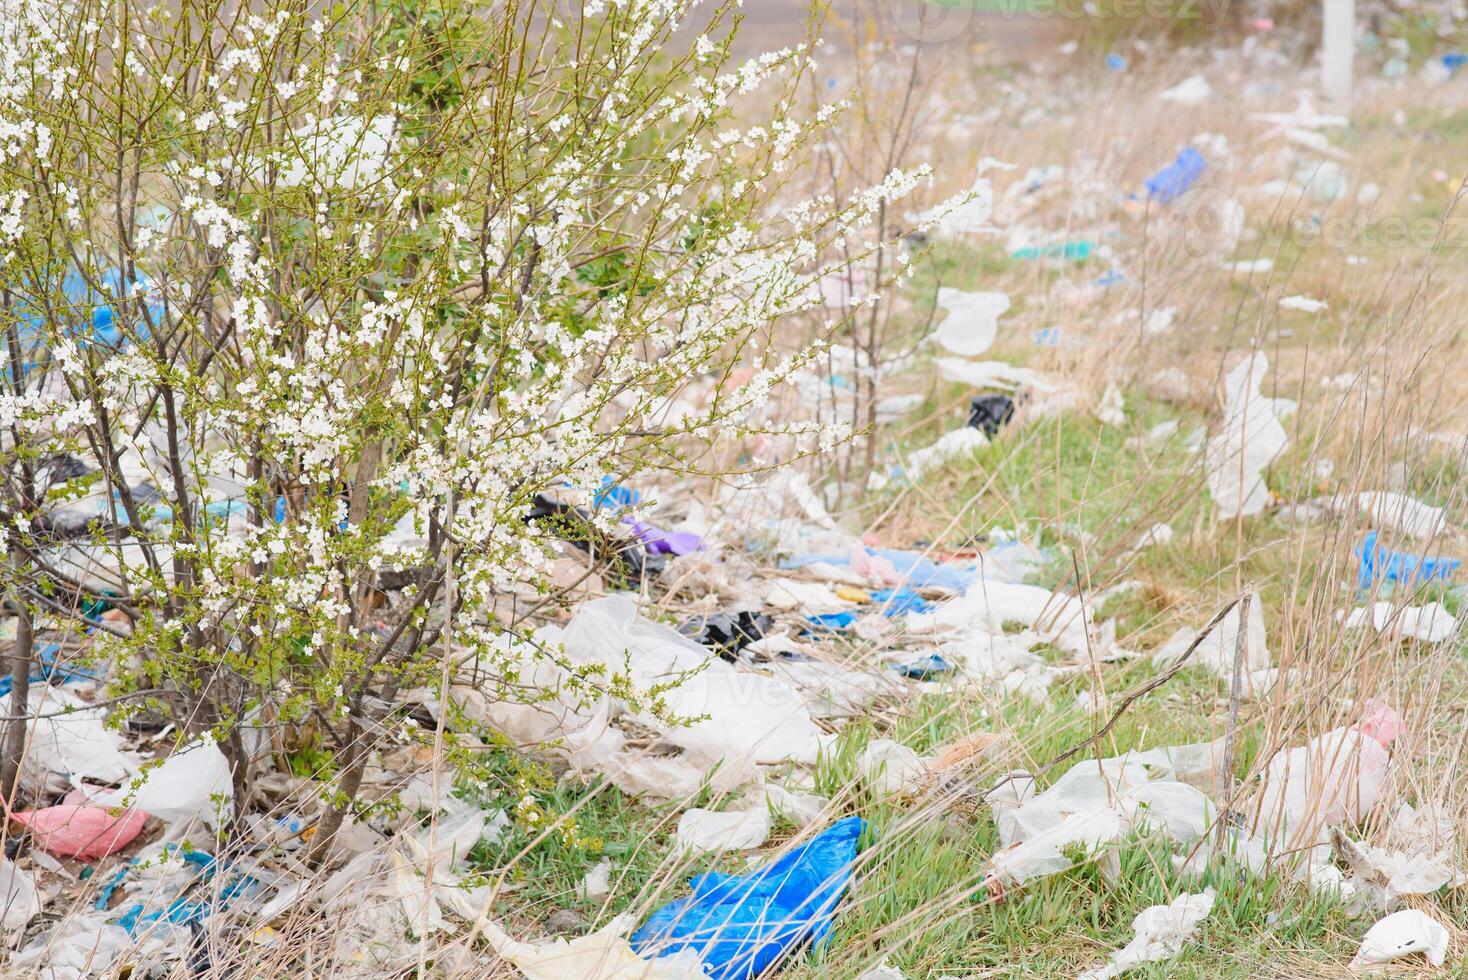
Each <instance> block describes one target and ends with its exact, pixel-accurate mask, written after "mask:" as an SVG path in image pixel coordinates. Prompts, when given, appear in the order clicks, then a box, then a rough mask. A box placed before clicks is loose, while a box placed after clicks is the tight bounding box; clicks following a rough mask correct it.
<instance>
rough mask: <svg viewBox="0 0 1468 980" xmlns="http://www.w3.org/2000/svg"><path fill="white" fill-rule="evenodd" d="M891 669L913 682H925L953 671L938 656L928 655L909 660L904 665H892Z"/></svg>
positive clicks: (949, 664) (950, 666)
mask: <svg viewBox="0 0 1468 980" xmlns="http://www.w3.org/2000/svg"><path fill="white" fill-rule="evenodd" d="M892 669H893V670H895V671H897V672H898V673H899V674H901V675H902V676H903V677H911V678H912V679H913V680H915V681H927V680H932V679H933V678H934V677H937V676H938V675H940V674H946V673H948V672H950V671H951V670H953V665H952V664H951V663H949V662H948V661H947V660H944V659H943V658H942V657H940V656H939V655H938V654H936V653H930V654H928V655H927V656H926V657H923V658H921V659H919V660H911V661H908V662H907V663H905V664H893V665H892Z"/></svg>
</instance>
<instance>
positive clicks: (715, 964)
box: [632, 817, 866, 980]
mask: <svg viewBox="0 0 1468 980" xmlns="http://www.w3.org/2000/svg"><path fill="white" fill-rule="evenodd" d="M865 829H866V821H864V820H862V819H861V818H860V817H846V818H844V819H842V820H839V821H837V822H836V823H834V824H832V825H831V826H830V827H828V828H826V829H825V830H824V831H822V832H821V833H820V834H818V835H816V836H815V837H813V838H811V839H810V840H807V841H804V842H803V843H798V844H796V845H794V846H793V847H792V848H791V849H790V850H789V852H788V853H786V854H784V855H782V856H781V857H779V858H777V859H776V860H775V861H773V862H772V863H770V864H769V865H768V866H766V867H764V868H761V869H759V870H756V871H751V872H749V873H747V874H743V875H724V874H718V873H716V872H710V873H708V874H704V875H699V876H698V877H696V878H694V879H693V880H692V882H691V884H692V886H693V893H692V894H691V895H689V896H687V897H686V898H680V899H677V900H675V901H673V902H670V903H668V904H667V905H665V906H663V907H662V908H660V909H658V910H657V911H656V912H654V913H653V914H652V915H651V916H650V917H649V918H648V920H647V922H646V923H645V924H644V925H643V926H642V928H641V929H638V930H637V932H636V933H634V934H633V936H632V948H633V949H635V950H636V951H637V952H639V953H641V954H642V955H644V956H649V957H658V958H663V957H668V956H678V955H686V954H688V953H693V954H695V955H696V956H697V957H698V958H699V959H700V960H701V961H702V963H703V964H704V968H705V969H706V970H707V972H708V975H709V976H710V977H712V978H713V980H752V978H754V977H757V976H760V975H762V974H763V973H764V972H765V971H766V970H768V969H769V968H770V967H772V966H773V965H774V964H776V963H778V962H780V961H781V960H782V959H784V958H785V957H787V956H789V955H791V954H792V953H794V952H795V951H796V950H798V949H800V948H802V947H805V946H807V945H810V944H819V943H820V942H821V941H822V940H823V939H824V938H825V937H826V935H827V934H828V933H829V932H830V930H831V923H832V921H833V920H834V918H835V915H836V908H837V905H838V903H839V902H840V900H841V897H842V895H843V894H845V891H846V886H847V883H848V881H849V880H850V878H851V874H852V869H853V865H854V863H855V861H856V855H857V847H858V841H859V839H860V837H861V835H862V832H863V831H864V830H865Z"/></svg>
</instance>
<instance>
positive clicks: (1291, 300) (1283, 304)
mask: <svg viewBox="0 0 1468 980" xmlns="http://www.w3.org/2000/svg"><path fill="white" fill-rule="evenodd" d="M1279 308H1280V309H1282V310H1298V311H1299V312H1301V313H1319V312H1320V311H1321V310H1326V309H1329V308H1330V306H1329V304H1328V303H1326V302H1325V301H1324V300H1320V299H1311V298H1310V297H1309V296H1286V297H1285V298H1284V299H1282V300H1280V301H1279Z"/></svg>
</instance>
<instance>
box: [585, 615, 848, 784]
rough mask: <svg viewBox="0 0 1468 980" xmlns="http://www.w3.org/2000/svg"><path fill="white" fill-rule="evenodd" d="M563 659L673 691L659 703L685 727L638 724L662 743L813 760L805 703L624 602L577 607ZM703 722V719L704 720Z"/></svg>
mask: <svg viewBox="0 0 1468 980" xmlns="http://www.w3.org/2000/svg"><path fill="white" fill-rule="evenodd" d="M562 642H563V643H564V644H565V649H566V653H567V654H568V655H569V656H571V657H573V658H575V659H577V660H580V661H583V662H598V663H602V664H605V665H606V667H607V669H608V670H611V671H615V672H621V671H624V670H625V671H627V672H629V673H630V675H631V678H632V681H633V682H634V683H635V684H636V685H637V686H638V687H639V688H641V689H643V690H648V689H651V688H653V687H657V686H663V685H673V686H672V687H671V689H669V690H666V691H665V692H664V693H663V695H662V700H663V702H664V703H665V704H666V705H667V708H668V710H669V711H670V712H672V714H673V715H675V716H676V717H677V718H679V719H700V720H697V721H693V722H691V723H689V724H671V725H670V724H666V723H664V722H662V721H660V720H659V719H657V718H654V717H652V716H649V715H643V716H639V717H638V721H640V722H641V723H643V724H645V725H647V726H648V727H650V728H655V729H657V730H658V731H660V732H662V734H663V736H664V737H665V738H667V739H668V741H670V742H672V743H674V744H675V745H679V746H682V747H683V748H684V749H687V750H689V751H690V752H697V753H701V754H702V755H704V756H705V757H707V758H710V759H724V758H727V759H730V760H746V761H752V762H770V763H773V762H786V761H794V762H815V760H816V756H817V753H818V752H819V750H820V745H821V740H820V732H819V730H818V729H817V728H816V726H815V722H813V721H812V720H811V717H810V712H809V711H808V710H807V708H806V706H805V701H804V699H802V698H801V697H800V695H799V694H798V693H797V692H796V691H795V690H794V689H793V688H792V687H791V686H790V685H788V684H786V683H784V682H782V681H779V680H776V679H774V678H771V677H765V676H762V675H759V674H753V673H746V672H743V671H739V670H736V669H735V668H734V667H732V666H730V665H729V664H727V663H725V662H724V661H722V660H720V659H719V658H718V657H716V656H714V655H712V654H710V653H709V651H708V650H706V649H705V648H703V647H701V646H699V645H698V644H697V643H695V642H693V641H692V640H690V639H688V638H687V637H685V636H681V635H680V634H678V633H677V632H676V631H674V630H672V629H670V628H668V627H666V626H663V625H661V624H659V623H654V622H651V621H650V620H647V619H643V618H642V617H641V616H639V615H638V614H637V607H636V606H634V605H633V604H632V602H631V601H630V600H629V599H627V598H625V597H623V596H608V597H607V598H605V599H597V600H594V601H592V602H588V603H586V604H584V605H583V606H582V607H581V608H580V609H579V610H577V612H576V615H575V616H574V617H573V618H572V620H571V622H570V623H569V624H568V625H567V626H566V628H565V630H564V631H563V633H562ZM703 716H707V717H703Z"/></svg>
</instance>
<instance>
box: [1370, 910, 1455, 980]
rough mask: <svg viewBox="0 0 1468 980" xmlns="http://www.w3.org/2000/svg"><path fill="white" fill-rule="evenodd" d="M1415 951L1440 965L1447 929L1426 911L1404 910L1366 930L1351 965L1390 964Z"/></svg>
mask: <svg viewBox="0 0 1468 980" xmlns="http://www.w3.org/2000/svg"><path fill="white" fill-rule="evenodd" d="M1414 953H1422V954H1424V955H1426V957H1427V962H1429V963H1431V964H1432V965H1433V966H1442V965H1443V961H1444V960H1446V959H1447V955H1448V930H1447V927H1446V926H1444V925H1443V924H1442V923H1441V922H1438V921H1437V920H1436V919H1434V918H1433V917H1432V916H1430V915H1428V914H1427V913H1426V912H1422V911H1420V910H1418V909H1403V910H1402V911H1400V912H1393V913H1392V914H1391V915H1389V916H1387V917H1386V918H1384V919H1382V920H1381V921H1379V922H1377V923H1376V924H1375V925H1373V926H1372V927H1371V928H1370V929H1368V930H1366V935H1365V936H1364V937H1363V938H1362V940H1361V948H1360V949H1359V950H1357V951H1356V955H1355V957H1354V958H1353V959H1352V960H1351V967H1352V968H1353V969H1360V968H1361V967H1363V966H1375V965H1377V964H1380V963H1390V962H1391V961H1392V960H1396V959H1400V958H1402V957H1404V956H1411V955H1412V954H1414Z"/></svg>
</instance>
